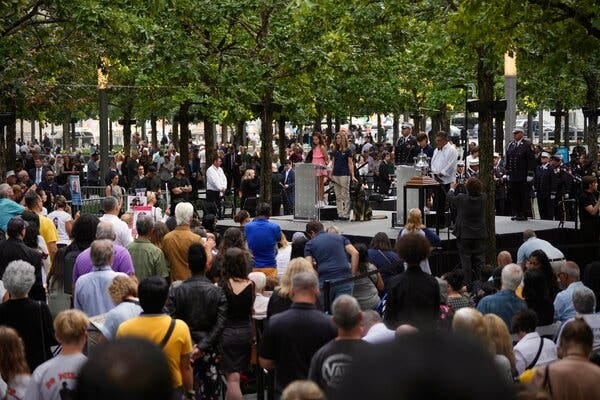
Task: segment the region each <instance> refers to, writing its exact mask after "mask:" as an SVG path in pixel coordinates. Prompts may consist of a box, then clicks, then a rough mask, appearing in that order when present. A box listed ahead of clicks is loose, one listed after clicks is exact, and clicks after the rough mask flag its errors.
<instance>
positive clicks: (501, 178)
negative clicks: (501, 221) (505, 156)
mask: <svg viewBox="0 0 600 400" xmlns="http://www.w3.org/2000/svg"><path fill="white" fill-rule="evenodd" d="M501 160H502V158H501V157H500V154H499V153H494V160H493V168H492V173H493V174H494V189H495V190H494V194H495V196H494V197H495V206H496V215H505V213H504V210H505V209H506V180H507V176H506V168H504V166H503V165H502V163H501V162H500V161H501Z"/></svg>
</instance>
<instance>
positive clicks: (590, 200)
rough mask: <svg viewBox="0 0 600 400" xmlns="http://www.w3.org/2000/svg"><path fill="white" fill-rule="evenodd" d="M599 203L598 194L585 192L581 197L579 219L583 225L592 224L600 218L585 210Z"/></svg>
mask: <svg viewBox="0 0 600 400" xmlns="http://www.w3.org/2000/svg"><path fill="white" fill-rule="evenodd" d="M597 201H598V195H597V194H596V193H590V192H587V191H584V192H583V193H581V196H579V219H580V220H581V222H582V223H584V222H591V221H593V220H595V219H597V218H598V216H597V215H591V214H590V213H589V212H587V211H586V210H585V208H586V207H587V206H592V207H593V206H595V205H596V202H597Z"/></svg>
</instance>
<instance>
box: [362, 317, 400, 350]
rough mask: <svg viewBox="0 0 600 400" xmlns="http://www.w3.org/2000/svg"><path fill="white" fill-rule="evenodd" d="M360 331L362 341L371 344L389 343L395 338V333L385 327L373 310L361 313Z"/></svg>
mask: <svg viewBox="0 0 600 400" xmlns="http://www.w3.org/2000/svg"><path fill="white" fill-rule="evenodd" d="M362 330H363V338H362V339H363V340H364V341H365V342H369V343H373V344H375V343H385V342H391V341H393V340H394V339H395V338H396V332H395V331H393V330H391V329H388V327H387V326H385V324H384V323H383V321H382V320H381V316H380V315H379V314H378V313H377V311H375V310H366V311H363V320H362Z"/></svg>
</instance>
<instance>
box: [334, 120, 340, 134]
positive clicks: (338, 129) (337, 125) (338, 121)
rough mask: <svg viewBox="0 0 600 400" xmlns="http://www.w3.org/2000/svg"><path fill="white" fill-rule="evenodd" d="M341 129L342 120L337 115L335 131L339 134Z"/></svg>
mask: <svg viewBox="0 0 600 400" xmlns="http://www.w3.org/2000/svg"><path fill="white" fill-rule="evenodd" d="M341 130H342V121H341V120H340V119H339V118H338V117H336V118H335V133H336V134H337V133H338V132H339V131H341Z"/></svg>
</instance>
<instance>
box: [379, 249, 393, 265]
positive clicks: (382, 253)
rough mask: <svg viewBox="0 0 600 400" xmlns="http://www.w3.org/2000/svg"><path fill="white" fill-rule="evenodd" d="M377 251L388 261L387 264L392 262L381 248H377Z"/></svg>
mask: <svg viewBox="0 0 600 400" xmlns="http://www.w3.org/2000/svg"><path fill="white" fill-rule="evenodd" d="M379 253H381V255H382V256H383V258H385V260H386V261H387V262H388V264H390V265H391V264H392V262H391V261H390V259H389V258H388V257H387V256H386V255H385V253H384V252H383V251H381V250H379Z"/></svg>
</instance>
